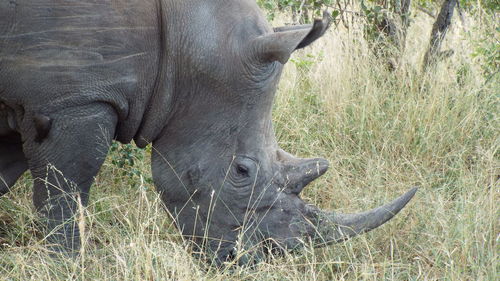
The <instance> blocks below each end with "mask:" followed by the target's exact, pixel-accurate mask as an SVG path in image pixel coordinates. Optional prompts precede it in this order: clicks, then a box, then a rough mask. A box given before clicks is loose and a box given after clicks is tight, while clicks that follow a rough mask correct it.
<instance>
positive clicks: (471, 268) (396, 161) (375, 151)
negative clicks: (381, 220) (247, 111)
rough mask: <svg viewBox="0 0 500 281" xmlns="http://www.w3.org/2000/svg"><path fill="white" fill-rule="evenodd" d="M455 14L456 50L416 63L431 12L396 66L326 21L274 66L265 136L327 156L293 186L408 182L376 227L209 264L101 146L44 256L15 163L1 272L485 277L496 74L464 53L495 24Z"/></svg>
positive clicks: (326, 196)
mask: <svg viewBox="0 0 500 281" xmlns="http://www.w3.org/2000/svg"><path fill="white" fill-rule="evenodd" d="M468 23H469V26H468V27H467V28H468V29H469V30H470V32H464V29H463V28H462V26H460V23H457V24H455V25H454V26H453V27H452V29H451V30H450V33H449V34H448V35H447V40H446V43H445V46H444V48H451V49H454V50H455V55H454V56H453V57H452V58H450V59H448V60H446V61H444V62H441V63H439V64H438V66H437V68H436V69H435V70H434V71H432V72H431V73H428V74H422V73H421V66H420V63H421V61H422V58H423V54H424V52H425V49H426V48H427V43H428V38H429V33H430V30H431V25H432V22H431V21H430V19H428V18H426V16H424V15H422V16H418V17H416V18H415V21H414V22H413V24H412V26H411V30H410V31H409V38H408V40H409V41H408V45H407V49H406V52H405V54H404V56H403V62H404V63H403V65H402V66H401V68H399V69H398V70H397V71H395V72H390V71H388V70H387V69H386V68H385V66H384V63H383V61H381V60H380V59H377V58H376V57H375V56H373V55H372V53H371V52H370V50H369V46H368V44H367V43H366V42H365V41H364V40H363V38H362V34H361V27H360V26H354V27H353V28H351V29H350V30H346V29H343V28H342V27H338V28H332V30H331V31H330V32H328V34H327V35H326V36H325V37H324V38H323V39H322V40H321V41H319V42H318V43H317V44H315V45H314V46H313V47H312V48H308V49H306V50H304V51H300V52H298V53H297V54H295V55H294V57H293V60H292V61H291V62H290V63H289V64H288V65H287V67H286V70H285V72H284V75H283V79H282V81H281V84H280V89H279V92H278V94H277V97H276V105H275V109H274V121H275V125H276V131H277V132H276V133H277V137H278V140H279V142H280V144H281V145H282V147H283V148H284V149H285V150H288V151H290V152H292V153H294V154H297V155H299V156H322V157H325V158H327V159H328V160H329V161H330V163H331V167H330V170H329V172H327V174H326V175H325V176H323V177H322V178H321V179H319V180H318V181H316V182H315V183H314V184H313V185H311V186H310V187H308V189H307V190H306V191H305V192H304V195H303V196H304V197H305V198H306V199H307V200H308V201H309V202H311V203H315V204H318V205H319V206H320V207H323V208H327V209H335V210H341V211H344V212H354V211H360V210H366V209H369V208H372V207H375V206H378V205H380V204H382V203H385V202H387V201H389V200H391V199H392V198H394V197H396V196H398V195H399V194H401V193H403V192H404V191H406V190H407V189H408V188H409V187H411V186H415V185H418V186H420V187H421V188H420V190H419V192H418V193H417V195H416V197H415V198H414V200H413V201H412V202H411V203H410V204H409V206H408V207H406V208H405V209H404V210H403V211H402V212H401V214H399V215H398V216H397V217H396V218H394V219H393V220H392V221H391V222H389V223H387V224H386V225H384V226H383V227H381V228H379V229H376V230H375V231H373V232H370V233H368V234H366V235H363V236H360V237H357V238H355V239H352V240H350V241H348V242H346V243H342V244H336V245H332V246H329V247H326V248H323V249H310V248H306V249H305V250H304V251H303V252H302V253H301V254H294V255H288V256H286V257H282V258H276V259H275V260H272V261H270V262H268V263H262V264H260V265H258V266H257V267H256V268H255V269H248V268H233V269H221V270H219V269H215V268H211V267H207V266H206V265H205V264H204V263H202V262H200V261H199V260H197V259H196V258H193V257H192V256H191V254H190V253H189V250H188V249H187V248H186V246H185V244H184V243H183V241H182V238H181V237H180V235H179V233H178V232H177V230H176V229H175V227H174V226H173V224H172V221H171V220H170V219H169V217H168V216H167V215H166V213H165V212H164V211H163V210H162V206H161V203H160V202H159V198H158V197H157V195H156V194H155V193H154V191H153V190H154V188H153V186H152V185H151V184H150V183H149V181H145V180H143V179H144V178H146V179H148V178H150V177H151V175H150V171H149V163H148V162H149V160H146V161H142V162H139V163H136V164H135V166H134V167H133V168H134V169H137V170H138V171H140V173H129V172H127V171H125V172H124V169H126V167H125V168H122V167H118V166H117V165H114V164H113V161H112V160H111V159H110V160H108V161H107V162H106V164H105V165H104V167H103V169H102V171H101V173H100V175H99V176H98V178H97V180H96V183H95V185H94V187H93V190H92V194H91V203H90V206H89V207H88V208H87V209H85V210H84V212H85V215H86V216H85V217H84V219H83V220H84V223H85V225H86V227H85V233H84V234H83V248H84V251H83V252H82V256H81V257H80V258H79V259H74V260H73V259H66V258H60V259H57V258H52V257H49V255H48V252H47V250H46V249H45V247H44V240H43V235H42V234H41V233H40V231H39V227H38V219H37V217H36V215H35V212H34V211H33V207H32V203H31V190H30V187H31V184H32V182H31V179H30V178H29V176H28V175H26V176H25V177H24V178H23V179H22V180H21V181H20V182H19V183H18V184H17V185H16V186H15V187H14V189H13V190H12V192H10V193H9V194H8V195H6V196H4V197H2V198H0V279H1V280H66V279H78V280H80V279H81V280H94V279H95V280H164V279H169V280H380V279H387V280H408V279H411V280H436V279H445V280H496V279H497V278H498V267H499V260H498V256H499V245H498V237H499V236H498V235H499V231H500V228H499V218H500V216H499V215H500V210H499V206H500V204H499V202H500V201H499V199H500V196H499V183H498V179H499V175H500V167H499V161H498V156H499V151H498V149H499V120H498V112H500V111H499V109H500V108H499V96H498V93H499V92H500V87H499V79H498V75H497V77H493V79H489V80H488V79H487V78H485V75H483V74H482V69H481V63H482V62H481V58H480V57H476V58H473V57H472V55H471V54H472V53H473V52H474V49H475V48H476V45H477V44H478V40H479V38H480V36H481V34H484V33H485V32H487V31H488V30H489V31H490V32H491V31H492V30H494V28H495V27H494V26H491V25H486V24H484V23H483V24H482V25H480V24H479V23H476V22H474V20H473V18H472V17H469V18H468ZM493 33H494V31H493ZM113 156H114V157H116V155H112V157H113ZM112 157H111V158H112ZM125 166H126V165H125Z"/></svg>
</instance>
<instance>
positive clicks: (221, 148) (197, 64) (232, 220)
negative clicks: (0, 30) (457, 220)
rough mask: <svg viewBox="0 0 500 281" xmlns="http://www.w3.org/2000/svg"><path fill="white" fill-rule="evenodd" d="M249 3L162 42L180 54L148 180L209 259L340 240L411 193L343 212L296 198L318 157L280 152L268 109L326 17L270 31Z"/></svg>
mask: <svg viewBox="0 0 500 281" xmlns="http://www.w3.org/2000/svg"><path fill="white" fill-rule="evenodd" d="M256 10H257V8H256V7H255V9H254V10H252V11H251V12H252V13H249V12H248V11H247V13H245V14H240V17H239V18H238V14H237V13H236V15H233V16H231V18H228V17H225V18H223V19H221V20H215V21H212V20H211V21H207V20H205V21H203V23H202V24H204V25H205V27H204V29H202V30H200V29H199V28H194V31H192V30H187V31H186V32H185V33H183V34H182V35H181V37H182V38H181V40H180V41H181V43H178V45H177V47H172V48H173V49H177V50H178V54H177V56H180V57H181V58H178V59H177V60H178V61H177V63H178V65H179V66H178V67H179V70H178V71H177V72H176V74H175V75H176V85H174V88H175V91H176V95H177V96H176V98H175V99H174V102H175V107H174V108H175V111H174V114H173V115H172V117H171V118H170V121H169V123H168V125H167V126H166V127H165V128H164V129H163V132H162V134H161V135H160V137H159V138H158V139H157V140H156V141H155V142H154V143H153V147H154V149H153V159H152V167H153V176H154V181H155V185H156V186H157V188H158V190H159V192H160V193H161V196H162V199H163V201H164V202H165V205H166V207H167V208H168V210H169V212H170V213H171V214H172V216H173V217H174V219H175V221H176V224H177V226H178V228H179V229H180V230H181V232H182V234H183V236H184V237H185V238H189V239H190V240H193V241H195V242H196V243H197V244H198V245H200V246H202V247H203V248H204V249H209V250H211V251H212V252H213V253H216V257H217V261H219V262H222V261H225V260H227V259H229V258H236V257H237V256H238V253H239V252H247V253H255V254H256V256H259V253H263V252H264V251H262V249H270V248H271V249H296V248H298V247H299V246H300V245H302V244H303V243H309V242H312V243H313V244H314V245H317V246H320V245H325V244H327V243H331V242H337V241H342V240H345V239H347V238H349V237H352V236H354V235H356V234H359V233H362V232H366V231H368V230H371V229H373V228H375V227H377V226H379V225H381V224H383V223H384V222H386V221H387V220H389V219H390V218H391V217H392V216H394V215H395V214H396V213H397V212H398V211H399V210H400V209H401V208H402V207H403V206H404V205H405V204H406V203H407V202H408V201H409V200H410V199H411V197H412V196H413V193H414V190H412V191H411V192H409V193H407V194H405V195H403V196H402V197H400V198H399V199H397V200H396V201H394V202H393V203H391V204H389V205H386V206H383V207H380V208H377V209H374V210H372V211H369V212H366V213H361V214H353V215H343V214H338V213H330V212H325V211H322V210H320V209H318V208H316V207H314V206H311V205H308V204H306V203H305V202H304V201H303V200H302V199H301V198H300V193H301V191H302V190H303V188H304V187H305V186H306V185H307V184H309V183H310V182H311V181H313V180H314V179H316V178H318V177H319V176H321V175H323V174H324V173H325V172H326V170H327V169H328V162H327V161H326V160H325V159H322V158H314V159H300V158H296V157H294V156H292V155H290V154H288V153H287V152H285V151H283V150H281V149H280V148H279V146H278V144H277V141H276V138H275V134H274V131H273V127H272V121H271V111H272V105H273V99H274V95H275V92H276V87H277V83H278V80H279V77H280V74H281V70H282V68H283V64H285V63H286V62H287V60H288V59H289V57H290V55H291V54H292V52H293V51H295V50H297V49H300V48H303V47H306V46H308V45H309V44H311V43H312V42H313V41H315V40H316V39H318V38H319V37H321V35H323V33H324V32H325V31H326V29H327V27H328V25H329V16H328V15H327V14H325V16H324V18H323V19H322V20H317V21H315V23H314V24H313V25H306V26H296V27H290V28H281V29H274V30H272V29H271V28H269V26H268V25H267V23H266V21H265V20H264V19H263V18H262V17H261V15H260V13H258V12H256ZM253 12H255V13H253ZM215 18H216V19H217V17H215ZM228 22H233V24H228ZM263 242H266V243H263ZM263 245H266V247H261V246H263ZM241 260H243V259H241Z"/></svg>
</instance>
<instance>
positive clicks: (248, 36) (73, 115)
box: [0, 0, 416, 263]
mask: <svg viewBox="0 0 500 281" xmlns="http://www.w3.org/2000/svg"><path fill="white" fill-rule="evenodd" d="M328 26H329V16H328V14H327V13H325V15H324V17H323V19H319V20H316V21H314V23H313V24H310V25H299V26H288V27H279V28H274V29H273V28H271V27H270V25H269V24H268V22H267V21H266V19H265V16H263V13H262V12H261V11H260V9H259V7H258V5H257V4H256V3H255V1H251V0H233V1H223V0H203V1H201V0H182V1H181V0H113V1H111V0H102V1H97V0H64V1H63V0H38V1H30V0H9V1H1V2H0V195H3V194H5V193H7V192H8V191H9V188H11V187H12V186H13V184H14V183H15V182H16V180H17V179H18V178H19V177H20V176H21V175H22V174H23V173H24V172H25V171H27V170H29V171H30V172H31V175H32V177H33V190H34V193H33V202H34V205H35V207H36V210H37V212H38V213H39V214H40V217H41V218H42V221H43V222H44V225H45V226H46V229H45V231H46V232H47V241H48V242H49V244H50V245H52V247H53V249H55V250H57V251H61V252H66V253H70V252H78V250H79V247H80V232H79V229H78V226H77V224H76V223H75V220H74V215H75V214H76V213H77V209H78V207H79V206H82V205H83V206H85V205H86V204H87V202H88V197H89V190H90V187H91V184H92V183H93V181H94V177H95V176H96V174H97V173H98V171H99V169H100V167H101V165H102V164H103V162H104V160H105V158H106V155H107V153H108V149H109V147H110V144H111V142H112V141H113V140H117V141H119V142H121V143H129V142H131V141H134V142H135V144H136V145H137V146H138V147H141V148H143V147H145V146H146V145H148V144H150V143H152V146H153V150H152V151H153V152H152V160H151V166H152V174H153V180H154V184H155V186H156V189H157V191H158V193H159V196H160V197H161V198H162V201H163V202H164V204H165V206H166V208H167V209H168V211H169V213H170V214H171V215H172V216H173V218H174V220H175V223H176V226H177V227H178V229H179V230H180V231H181V232H182V235H183V236H184V237H186V238H188V239H189V240H191V241H193V242H195V243H196V244H198V245H204V246H203V247H202V249H203V250H204V251H206V252H210V253H211V254H213V257H214V260H217V261H218V262H219V263H222V262H224V261H227V260H229V259H235V258H236V257H237V256H238V255H239V254H238V253H239V252H238V251H240V252H242V251H248V252H253V253H258V252H263V253H264V255H265V252H266V251H264V250H262V251H259V250H256V249H263V248H266V249H268V250H269V249H281V250H282V251H284V250H293V249H298V248H300V246H301V245H303V244H304V243H312V245H314V246H323V245H327V244H329V243H334V242H339V241H343V240H346V239H348V238H350V237H353V236H355V235H357V234H360V233H363V232H366V231H369V230H371V229H373V228H376V227H378V226H380V225H381V224H383V223H385V222H386V221H388V220H389V219H391V218H392V217H393V216H394V215H395V214H396V213H398V212H399V211H400V210H401V209H402V208H403V207H404V206H405V205H406V204H407V203H408V202H409V200H410V199H411V198H412V197H413V195H414V194H415V192H416V189H411V190H410V191H408V192H407V193H406V194H404V195H402V196H401V197H399V198H398V199H396V200H395V201H393V202H392V203H389V204H387V205H385V206H382V207H379V208H376V209H373V210H371V211H367V212H364V213H359V214H341V213H335V212H328V211H324V210H321V209H319V208H317V207H315V206H313V205H309V204H307V203H306V202H304V201H303V200H302V199H301V197H300V193H301V191H302V190H303V189H304V187H305V186H306V185H308V184H309V183H310V182H312V181H313V180H315V179H316V178H318V177H319V176H321V175H323V174H324V173H325V172H326V171H327V169H328V165H329V164H328V161H327V160H325V159H322V158H312V159H301V158H297V157H294V156H292V155H290V154H288V153H287V152H285V151H283V150H282V149H280V147H279V145H278V143H277V140H276V137H275V134H274V131H273V125H272V120H271V111H272V104H273V99H274V95H275V92H276V88H277V84H278V81H279V78H280V74H281V72H282V69H283V65H284V64H285V63H286V62H287V61H288V60H289V58H290V56H291V54H292V53H293V52H294V51H295V50H297V49H301V48H304V47H306V46H308V45H310V44H311V43H313V42H314V41H315V40H317V39H318V38H320V37H321V36H322V35H323V34H324V33H325V31H326V30H327V28H328ZM256 256H259V255H257V254H256Z"/></svg>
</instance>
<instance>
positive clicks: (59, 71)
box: [0, 0, 158, 130]
mask: <svg viewBox="0 0 500 281" xmlns="http://www.w3.org/2000/svg"><path fill="white" fill-rule="evenodd" d="M155 5H157V4H155V1H148V0H116V1H97V0H95V1H90V0H64V1H62V0H60V1H58V0H45V1H44V0H38V1H30V0H6V1H0V100H4V101H6V102H9V101H10V102H15V103H17V104H22V105H23V106H25V107H26V108H36V107H43V108H44V111H45V112H51V111H57V110H59V109H60V108H61V107H68V106H72V105H75V106H77V105H81V104H87V103H92V102H95V101H98V102H108V103H110V104H112V105H113V106H115V107H116V108H117V110H118V111H119V114H122V115H124V116H129V115H130V116H129V117H131V118H133V119H137V120H135V124H130V127H131V128H130V130H133V128H132V127H137V126H138V124H137V123H138V122H140V120H139V119H140V117H138V116H137V117H134V116H133V115H134V114H133V113H134V112H137V113H138V114H139V112H140V111H141V110H142V109H143V107H144V106H145V105H143V104H141V102H143V103H144V101H145V100H147V95H148V94H149V92H151V90H152V87H153V86H154V85H153V84H154V78H155V75H154V74H155V71H156V67H157V66H156V65H155V61H157V56H158V54H157V52H158V50H157V45H158V42H156V39H157V37H158V36H157V34H158V26H157V20H156V6H155Z"/></svg>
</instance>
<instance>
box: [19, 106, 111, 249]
mask: <svg viewBox="0 0 500 281" xmlns="http://www.w3.org/2000/svg"><path fill="white" fill-rule="evenodd" d="M51 116H52V118H53V119H52V124H51V128H50V134H49V135H47V136H46V138H45V139H44V141H43V142H37V141H36V137H37V136H35V135H28V136H26V137H25V138H26V139H27V141H26V142H25V144H24V151H25V153H26V156H27V158H28V159H29V161H28V163H29V168H30V170H31V173H32V175H33V178H34V187H33V188H34V193H33V201H34V204H35V207H36V208H37V210H38V212H39V213H40V214H41V216H42V218H43V220H44V223H45V225H46V231H47V241H48V242H49V243H50V244H52V245H53V249H57V250H58V251H61V250H62V251H67V252H70V253H71V252H76V251H78V249H79V247H80V231H79V229H78V221H77V219H78V217H75V215H77V214H78V212H79V211H80V210H81V208H82V207H84V206H85V205H86V203H87V200H88V193H89V190H90V186H91V184H92V182H93V180H94V177H95V176H96V174H97V172H98V171H99V168H100V167H101V165H102V163H103V162H104V159H105V157H106V154H107V152H108V149H109V146H110V144H111V141H112V139H113V136H114V133H115V126H116V122H117V118H116V115H115V113H114V111H113V109H112V108H110V107H109V106H107V105H104V104H91V105H87V106H81V107H76V108H70V109H65V110H64V113H59V114H57V113H56V114H53V115H51ZM42 122H44V121H43V120H42ZM30 131H31V132H33V130H28V132H30Z"/></svg>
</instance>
